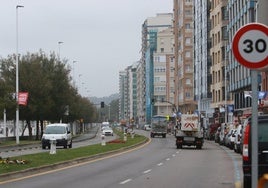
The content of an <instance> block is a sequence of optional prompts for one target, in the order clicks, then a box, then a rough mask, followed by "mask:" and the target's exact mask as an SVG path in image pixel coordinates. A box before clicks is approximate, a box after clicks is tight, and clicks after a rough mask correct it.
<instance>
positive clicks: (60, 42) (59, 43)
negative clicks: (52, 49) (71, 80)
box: [58, 41, 63, 61]
mask: <svg viewBox="0 0 268 188" xmlns="http://www.w3.org/2000/svg"><path fill="white" fill-rule="evenodd" d="M62 43H63V42H62V41H59V42H58V45H59V61H60V45H61V44H62Z"/></svg>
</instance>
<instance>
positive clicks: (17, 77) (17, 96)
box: [16, 5, 24, 144]
mask: <svg viewBox="0 0 268 188" xmlns="http://www.w3.org/2000/svg"><path fill="white" fill-rule="evenodd" d="M23 7H24V6H22V5H17V6H16V143H17V144H19V143H20V139H19V52H18V51H19V50H18V49H19V42H18V41H19V29H18V9H19V8H23Z"/></svg>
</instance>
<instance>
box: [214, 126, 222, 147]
mask: <svg viewBox="0 0 268 188" xmlns="http://www.w3.org/2000/svg"><path fill="white" fill-rule="evenodd" d="M220 132H221V127H218V129H217V131H216V133H215V142H216V143H220Z"/></svg>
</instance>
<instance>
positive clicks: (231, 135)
mask: <svg viewBox="0 0 268 188" xmlns="http://www.w3.org/2000/svg"><path fill="white" fill-rule="evenodd" d="M235 134H236V129H234V128H232V129H230V130H229V132H228V133H227V134H226V136H225V145H226V146H227V147H228V148H230V149H234V140H235Z"/></svg>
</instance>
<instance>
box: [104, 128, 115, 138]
mask: <svg viewBox="0 0 268 188" xmlns="http://www.w3.org/2000/svg"><path fill="white" fill-rule="evenodd" d="M102 134H103V135H105V136H113V135H114V131H113V129H112V128H111V127H103V129H102Z"/></svg>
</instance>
